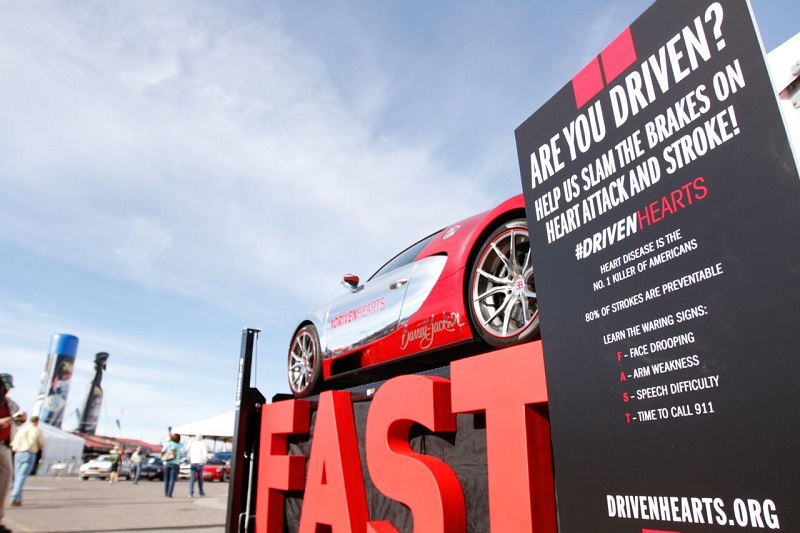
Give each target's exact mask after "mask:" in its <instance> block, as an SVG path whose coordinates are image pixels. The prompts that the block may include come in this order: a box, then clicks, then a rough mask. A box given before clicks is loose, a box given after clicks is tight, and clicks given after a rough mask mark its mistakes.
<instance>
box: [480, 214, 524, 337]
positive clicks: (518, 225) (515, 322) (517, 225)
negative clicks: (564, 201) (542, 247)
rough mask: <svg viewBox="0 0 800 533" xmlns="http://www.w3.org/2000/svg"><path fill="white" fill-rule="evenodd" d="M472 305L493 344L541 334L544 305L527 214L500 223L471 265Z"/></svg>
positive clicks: (483, 330)
mask: <svg viewBox="0 0 800 533" xmlns="http://www.w3.org/2000/svg"><path fill="white" fill-rule="evenodd" d="M466 305H467V309H468V310H469V316H470V323H471V325H472V327H473V330H474V331H475V332H476V333H477V334H478V336H479V337H480V338H481V340H483V341H484V342H485V343H486V344H488V345H489V346H491V347H493V348H505V347H508V346H513V345H515V344H518V343H521V342H525V341H527V340H531V339H533V338H535V337H536V336H538V334H539V306H538V304H537V299H536V285H535V282H534V277H533V268H532V266H531V246H530V238H529V237H528V223H527V221H526V220H525V219H524V218H519V219H515V220H511V221H509V222H506V223H504V224H501V225H500V226H498V227H497V228H496V229H495V230H494V231H492V233H491V234H490V235H489V236H488V237H487V238H486V239H485V240H484V241H483V243H482V244H481V246H480V248H478V251H477V253H476V254H475V257H474V259H473V261H472V264H471V265H470V270H469V287H468V289H467V302H466Z"/></svg>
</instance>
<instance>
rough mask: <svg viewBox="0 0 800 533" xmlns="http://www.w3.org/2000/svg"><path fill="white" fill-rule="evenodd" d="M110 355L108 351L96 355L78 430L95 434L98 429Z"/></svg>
mask: <svg viewBox="0 0 800 533" xmlns="http://www.w3.org/2000/svg"><path fill="white" fill-rule="evenodd" d="M108 358H109V355H108V354H107V353H106V352H98V353H97V354H95V356H94V375H93V376H92V380H91V381H90V382H89V388H88V389H87V390H86V400H84V402H83V412H82V413H81V417H80V422H79V424H78V432H80V433H85V434H87V435H94V433H95V431H96V430H97V420H98V419H99V418H100V407H101V405H102V404H103V387H102V385H101V382H102V381H103V371H104V370H105V369H106V361H108Z"/></svg>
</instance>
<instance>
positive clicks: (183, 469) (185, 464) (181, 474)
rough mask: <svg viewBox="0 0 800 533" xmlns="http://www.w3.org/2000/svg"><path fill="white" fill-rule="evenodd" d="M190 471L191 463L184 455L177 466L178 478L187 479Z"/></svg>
mask: <svg viewBox="0 0 800 533" xmlns="http://www.w3.org/2000/svg"><path fill="white" fill-rule="evenodd" d="M191 471H192V465H191V464H190V463H189V459H187V458H185V457H184V458H183V459H181V464H180V466H179V467H178V479H189V472H191Z"/></svg>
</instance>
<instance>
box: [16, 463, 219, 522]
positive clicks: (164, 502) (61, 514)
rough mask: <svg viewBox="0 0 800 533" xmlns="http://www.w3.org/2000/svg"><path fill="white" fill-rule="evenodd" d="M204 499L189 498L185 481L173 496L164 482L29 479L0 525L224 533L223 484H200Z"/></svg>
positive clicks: (176, 486) (67, 478) (75, 478)
mask: <svg viewBox="0 0 800 533" xmlns="http://www.w3.org/2000/svg"><path fill="white" fill-rule="evenodd" d="M203 485H204V489H205V493H206V495H205V496H204V497H202V498H201V497H199V496H198V495H197V492H196V491H197V486H196V485H195V497H194V498H188V494H189V482H188V481H186V480H178V482H177V483H176V484H175V490H174V491H173V493H172V498H167V497H165V496H164V482H163V481H146V480H141V481H139V483H138V484H136V485H134V484H133V482H132V481H125V480H122V481H118V482H116V483H114V484H113V485H112V484H109V483H108V481H103V480H99V479H89V480H86V481H83V480H81V479H80V478H78V477H39V476H31V477H29V478H28V480H27V482H26V483H25V487H24V489H23V493H22V506H20V507H11V506H10V505H6V514H5V518H4V519H3V525H4V526H6V527H7V528H9V529H11V530H13V531H14V533H73V532H74V533H78V532H81V533H103V532H109V533H110V532H119V531H141V532H147V533H161V532H164V533H166V532H174V531H197V532H199V533H224V531H225V517H226V513H227V505H228V485H229V484H228V482H223V483H220V482H205V483H204V484H203Z"/></svg>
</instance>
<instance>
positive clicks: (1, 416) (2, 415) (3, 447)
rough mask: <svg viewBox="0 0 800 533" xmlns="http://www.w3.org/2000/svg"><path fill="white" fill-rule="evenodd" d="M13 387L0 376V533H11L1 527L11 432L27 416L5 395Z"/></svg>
mask: <svg viewBox="0 0 800 533" xmlns="http://www.w3.org/2000/svg"><path fill="white" fill-rule="evenodd" d="M13 387H14V380H13V378H12V377H11V374H0V533H11V530H10V529H8V528H7V527H5V526H4V525H2V522H3V516H4V514H5V510H6V497H7V496H8V489H9V488H10V486H11V448H9V446H10V444H11V430H12V426H13V424H24V423H25V421H26V420H27V419H28V415H27V414H25V413H24V412H22V411H20V409H19V406H18V405H17V404H16V403H14V400H12V399H11V398H8V397H7V396H6V395H7V394H8V391H9V390H10V389H12V388H13Z"/></svg>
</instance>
